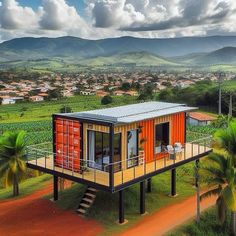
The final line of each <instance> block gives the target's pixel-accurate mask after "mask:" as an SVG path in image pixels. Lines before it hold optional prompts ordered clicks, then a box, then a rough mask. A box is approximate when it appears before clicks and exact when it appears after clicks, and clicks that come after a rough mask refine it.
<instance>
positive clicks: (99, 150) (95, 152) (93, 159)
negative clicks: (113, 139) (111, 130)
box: [88, 131, 110, 171]
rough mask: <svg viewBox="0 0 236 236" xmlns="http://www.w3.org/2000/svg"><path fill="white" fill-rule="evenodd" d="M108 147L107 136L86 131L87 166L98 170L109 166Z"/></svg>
mask: <svg viewBox="0 0 236 236" xmlns="http://www.w3.org/2000/svg"><path fill="white" fill-rule="evenodd" d="M109 156H110V147H109V134H107V133H102V132H96V131H88V160H89V163H88V166H89V167H93V168H96V169H99V170H105V171H107V170H106V169H105V168H104V167H105V166H106V165H107V164H109Z"/></svg>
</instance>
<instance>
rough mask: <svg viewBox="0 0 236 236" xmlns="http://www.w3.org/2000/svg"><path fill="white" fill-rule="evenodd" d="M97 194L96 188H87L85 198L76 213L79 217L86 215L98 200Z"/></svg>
mask: <svg viewBox="0 0 236 236" xmlns="http://www.w3.org/2000/svg"><path fill="white" fill-rule="evenodd" d="M96 193H97V190H96V189H95V188H92V187H89V186H88V187H87V189H86V191H85V193H84V196H83V198H82V200H81V202H80V204H79V206H78V208H77V210H76V212H77V213H78V214H79V215H84V214H85V213H86V212H87V210H88V209H89V208H90V207H91V206H92V204H93V202H94V200H95V198H96Z"/></svg>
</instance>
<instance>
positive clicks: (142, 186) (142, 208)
mask: <svg viewBox="0 0 236 236" xmlns="http://www.w3.org/2000/svg"><path fill="white" fill-rule="evenodd" d="M144 213H145V181H142V182H140V214H144Z"/></svg>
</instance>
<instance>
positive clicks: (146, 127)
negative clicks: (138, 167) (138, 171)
mask: <svg viewBox="0 0 236 236" xmlns="http://www.w3.org/2000/svg"><path fill="white" fill-rule="evenodd" d="M139 124H140V126H141V127H142V132H141V133H140V134H139V140H141V139H145V140H146V142H145V143H144V153H145V154H144V155H145V161H146V162H147V163H148V162H151V161H153V160H154V120H146V121H142V122H140V123H139Z"/></svg>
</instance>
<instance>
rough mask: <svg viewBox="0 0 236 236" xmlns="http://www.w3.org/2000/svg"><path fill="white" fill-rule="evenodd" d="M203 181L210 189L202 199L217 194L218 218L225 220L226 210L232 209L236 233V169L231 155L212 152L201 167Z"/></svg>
mask: <svg viewBox="0 0 236 236" xmlns="http://www.w3.org/2000/svg"><path fill="white" fill-rule="evenodd" d="M200 174H201V177H202V181H203V182H205V183H207V185H208V187H209V188H208V189H209V190H208V191H207V192H205V193H203V194H202V195H201V199H203V198H206V197H209V196H211V195H217V196H218V198H217V200H216V205H217V211H218V218H219V220H220V222H221V223H224V222H225V219H226V210H230V211H231V225H232V232H233V234H234V235H235V234H236V188H235V183H236V171H235V168H234V165H233V159H232V157H231V156H227V155H222V154H218V153H211V154H210V155H209V156H208V158H207V160H206V162H205V164H204V166H202V167H201V169H200Z"/></svg>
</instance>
